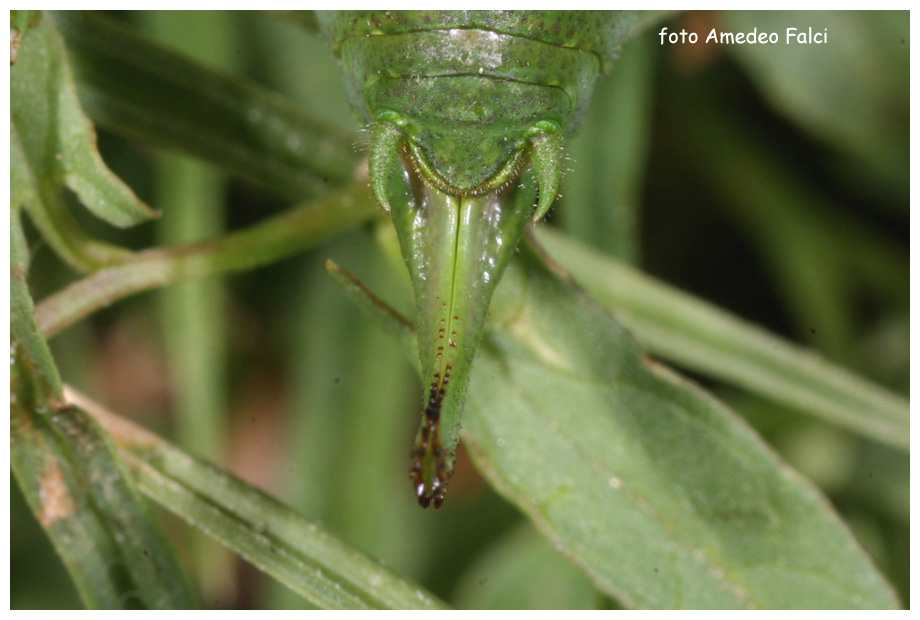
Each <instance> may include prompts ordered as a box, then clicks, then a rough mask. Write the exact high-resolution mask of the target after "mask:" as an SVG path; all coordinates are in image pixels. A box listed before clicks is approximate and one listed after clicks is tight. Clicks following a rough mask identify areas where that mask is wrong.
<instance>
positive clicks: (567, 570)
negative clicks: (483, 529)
mask: <svg viewBox="0 0 920 620" xmlns="http://www.w3.org/2000/svg"><path fill="white" fill-rule="evenodd" d="M452 598H454V599H455V600H456V601H457V603H458V606H459V607H461V608H463V609H597V608H598V607H599V606H600V605H601V603H602V599H603V597H602V596H601V595H600V594H599V593H598V592H597V590H596V589H595V588H594V585H593V584H592V583H591V581H590V580H589V579H588V578H587V577H585V575H584V573H582V572H581V571H580V570H578V568H576V567H575V566H574V565H573V564H572V563H571V562H569V561H568V560H567V559H565V558H564V557H563V556H562V555H561V554H559V552H558V551H556V550H555V549H554V548H553V546H552V545H551V544H550V543H549V542H548V541H547V540H546V539H545V538H544V537H542V536H540V534H539V533H538V532H537V531H536V530H535V529H534V528H533V526H532V525H530V524H523V525H521V526H519V527H517V528H515V529H513V530H511V531H510V532H508V533H506V534H504V535H503V536H502V537H501V538H500V539H499V540H498V541H496V543H495V544H494V545H492V546H490V547H489V548H488V549H487V550H486V551H485V552H484V553H482V555H481V556H480V557H479V558H477V559H476V561H475V562H473V564H472V566H470V567H469V568H467V569H466V573H465V575H464V577H463V578H462V579H461V580H460V583H459V584H458V585H457V588H456V590H455V592H454V596H453V597H452Z"/></svg>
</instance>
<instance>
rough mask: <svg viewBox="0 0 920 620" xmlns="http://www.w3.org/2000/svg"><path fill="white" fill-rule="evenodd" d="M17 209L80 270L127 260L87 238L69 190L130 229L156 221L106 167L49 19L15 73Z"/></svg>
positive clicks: (31, 38) (23, 51)
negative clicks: (68, 203) (69, 205)
mask: <svg viewBox="0 0 920 620" xmlns="http://www.w3.org/2000/svg"><path fill="white" fill-rule="evenodd" d="M10 114H11V127H10V129H11V134H12V135H11V142H10V158H11V160H12V170H13V171H15V172H14V173H13V174H12V175H11V181H12V182H13V184H14V187H13V190H12V196H13V197H15V198H16V200H17V202H16V203H14V204H13V205H12V207H13V208H19V207H22V206H25V207H26V209H27V211H28V212H29V214H30V216H31V217H32V218H33V220H34V221H35V223H36V226H38V228H39V229H40V230H41V232H42V234H43V235H44V236H45V237H46V239H47V240H48V242H49V243H50V244H51V245H52V247H54V249H55V251H57V252H58V253H59V254H60V255H61V256H62V257H63V258H64V259H65V260H67V261H68V262H69V263H70V264H71V265H73V266H74V267H76V268H78V269H82V270H89V269H93V268H94V267H96V266H98V265H99V264H105V263H111V262H117V261H118V260H120V259H121V258H123V257H124V256H125V255H126V252H125V251H124V250H121V249H119V248H112V247H110V246H106V245H104V244H101V243H99V242H91V241H90V240H89V239H87V238H86V237H85V234H84V233H82V231H80V230H79V229H77V228H76V225H75V223H74V222H73V220H72V218H71V217H70V215H69V214H68V213H67V211H66V207H65V205H64V203H63V197H62V195H61V189H62V188H63V187H67V188H69V189H71V190H73V191H74V192H75V193H76V194H77V196H79V198H80V200H81V202H83V204H84V205H86V207H87V208H88V209H89V210H90V211H92V212H93V213H94V214H95V215H96V216H98V217H100V218H102V219H104V220H105V221H107V222H109V223H110V224H113V225H116V226H121V227H125V226H131V225H133V224H137V223H139V222H143V221H145V220H148V219H150V218H152V217H155V216H156V213H155V212H154V211H153V210H151V209H150V208H149V207H148V206H147V205H145V204H144V203H143V202H141V201H140V200H138V199H137V197H136V196H135V195H134V194H133V193H132V192H131V190H130V189H129V188H128V187H127V186H126V185H125V184H124V183H122V182H121V180H119V179H118V178H117V177H116V176H115V175H114V174H112V173H111V172H110V171H109V170H108V168H106V167H105V164H104V163H103V161H102V159H101V158H100V156H99V153H98V151H97V150H96V135H95V132H94V130H93V126H92V124H91V123H90V122H89V120H88V119H87V118H86V116H85V115H84V114H83V111H82V109H81V108H80V104H79V102H78V100H77V96H76V91H75V88H74V85H73V78H72V76H71V72H70V67H69V65H68V60H67V56H66V53H65V50H64V46H63V42H62V41H61V38H60V35H58V33H57V32H56V31H55V29H54V26H53V25H52V24H51V23H50V22H49V20H48V19H42V20H41V21H40V22H39V23H38V25H36V26H35V27H34V28H32V30H31V32H30V33H29V35H28V37H27V38H26V39H25V41H24V42H23V44H22V46H21V48H20V49H19V53H18V58H17V61H16V64H15V65H13V67H11V69H10Z"/></svg>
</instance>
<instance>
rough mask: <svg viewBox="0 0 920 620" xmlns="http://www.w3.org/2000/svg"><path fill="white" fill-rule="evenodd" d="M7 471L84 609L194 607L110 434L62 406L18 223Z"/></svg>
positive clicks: (12, 292) (168, 547) (12, 293)
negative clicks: (38, 320) (27, 274)
mask: <svg viewBox="0 0 920 620" xmlns="http://www.w3.org/2000/svg"><path fill="white" fill-rule="evenodd" d="M11 236H12V250H13V252H12V265H13V269H12V272H11V274H10V275H11V277H10V281H11V282H10V296H11V298H12V303H11V315H12V321H11V332H12V334H11V335H12V342H11V345H12V346H11V362H12V367H11V378H12V382H11V386H10V387H11V395H10V440H11V441H10V464H11V466H12V470H13V473H14V474H15V476H16V480H17V482H18V483H19V485H20V487H21V488H22V491H23V494H24V495H25V497H26V500H27V501H28V503H29V506H30V507H31V508H32V511H33V512H34V514H35V516H36V517H37V519H38V521H39V523H40V524H41V526H42V527H43V528H44V530H45V532H46V533H47V534H48V536H49V538H50V539H51V541H52V543H53V545H54V547H55V549H56V550H57V552H58V554H59V555H60V556H61V559H62V560H63V562H64V565H65V566H66V567H67V570H68V572H69V573H70V575H71V577H72V578H73V580H74V583H75V584H76V587H77V590H78V592H79V593H80V596H81V598H82V600H83V602H84V603H85V604H86V606H87V607H91V608H106V609H122V608H155V609H162V608H166V609H168V608H188V607H193V606H195V600H194V597H193V596H192V593H191V589H190V587H189V585H188V583H187V581H186V579H185V576H184V574H183V572H182V569H181V567H180V565H179V562H178V560H177V558H176V556H175V554H174V551H173V549H172V547H171V545H170V543H169V541H168V540H167V538H166V536H165V534H164V532H163V531H162V527H161V526H160V524H159V523H158V522H157V521H156V519H155V518H154V517H153V515H152V514H150V511H149V509H148V508H147V506H146V505H145V504H144V502H143V500H142V499H141V497H140V495H139V494H138V492H137V490H136V489H135V487H134V485H133V484H132V482H131V480H130V479H129V478H128V477H127V474H126V472H125V470H124V466H123V464H122V463H121V461H120V459H119V458H118V454H117V452H116V451H115V449H114V447H113V446H112V445H111V443H110V442H109V440H108V438H107V436H106V434H105V432H104V431H102V430H101V429H100V428H99V427H98V425H96V424H95V423H94V422H93V421H92V420H91V419H90V418H88V417H87V416H86V414H85V413H84V412H83V411H82V410H80V409H79V408H77V407H74V406H72V405H70V404H68V403H67V401H66V400H65V399H64V396H63V393H62V389H61V387H62V386H61V383H60V378H59V377H58V373H57V369H56V368H55V366H54V361H53V359H52V358H51V354H50V352H49V351H48V346H47V343H46V342H45V340H44V338H43V337H42V336H41V334H40V332H39V330H38V327H37V325H36V324H35V317H34V314H33V309H32V301H31V298H30V296H29V293H28V290H27V288H26V284H25V280H24V273H25V244H24V239H23V237H22V231H21V228H20V226H19V222H18V221H17V219H16V216H15V212H13V220H12V226H11Z"/></svg>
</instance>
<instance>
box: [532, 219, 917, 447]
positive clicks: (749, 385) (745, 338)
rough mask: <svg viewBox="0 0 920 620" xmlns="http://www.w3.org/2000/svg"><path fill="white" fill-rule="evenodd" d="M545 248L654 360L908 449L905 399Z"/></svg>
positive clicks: (586, 258)
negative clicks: (737, 387) (666, 362)
mask: <svg viewBox="0 0 920 620" xmlns="http://www.w3.org/2000/svg"><path fill="white" fill-rule="evenodd" d="M537 232H538V234H537V237H538V238H539V240H540V243H542V244H543V245H545V247H546V248H547V250H548V251H549V253H550V254H551V255H552V256H553V258H554V259H555V260H557V261H559V263H560V264H562V266H564V267H565V268H566V269H568V270H570V271H571V273H572V275H573V277H574V278H575V279H576V280H577V281H578V283H579V284H580V285H582V286H584V287H585V288H586V289H587V290H588V291H589V292H590V293H591V294H592V295H593V296H594V298H595V299H597V300H598V302H599V303H601V304H602V305H604V306H605V307H606V308H608V309H609V310H611V311H612V312H614V313H615V315H616V316H617V318H618V319H620V320H621V321H623V323H624V324H625V325H626V326H627V327H628V328H629V329H630V330H631V331H632V332H633V333H634V334H635V335H636V337H637V338H638V339H639V342H640V343H641V344H642V346H643V347H645V348H646V349H648V350H649V351H650V352H651V353H653V354H655V355H659V356H661V357H663V358H665V359H667V360H669V361H672V362H675V363H678V364H681V365H682V366H685V367H687V368H690V369H692V370H694V371H696V372H700V373H703V374H706V375H709V376H712V377H714V378H717V379H720V380H722V381H726V382H728V383H732V384H734V385H737V386H739V387H743V388H745V389H748V390H751V391H752V392H755V393H756V394H758V395H760V396H762V397H763V398H767V399H769V400H773V401H775V402H778V403H781V404H784V405H788V406H790V407H793V408H795V409H798V410H799V411H802V412H804V413H808V414H811V415H815V416H818V417H820V418H823V419H825V420H827V421H829V422H832V423H834V424H838V425H840V426H843V427H845V428H848V429H850V430H853V431H855V432H857V433H860V434H862V435H865V436H868V437H872V438H874V439H877V440H880V441H884V442H885V443H888V444H890V445H893V446H896V447H899V448H903V449H907V448H909V447H910V432H909V431H910V412H909V404H908V403H907V401H906V400H904V399H903V398H901V397H899V396H897V395H895V394H892V393H890V392H888V391H887V390H885V389H883V388H881V387H879V386H877V385H874V384H872V383H870V382H869V381H867V380H865V379H863V378H861V377H858V376H856V375H854V374H852V373H851V372H849V371H847V370H845V369H843V368H840V367H839V366H835V365H833V364H831V363H830V362H828V361H827V360H825V359H823V358H821V357H819V356H818V355H816V354H815V353H813V352H811V351H807V350H805V349H803V348H801V347H798V346H796V345H793V344H791V343H789V342H787V341H785V340H783V339H781V338H778V337H776V336H773V335H771V334H770V333H768V332H767V331H765V330H763V329H761V328H759V327H757V326H755V325H752V324H750V323H747V322H745V321H742V320H741V319H738V318H736V317H734V316H732V315H731V314H729V313H728V312H725V311H724V310H721V309H719V308H716V307H715V306H713V305H711V304H708V303H706V302H704V301H702V300H700V299H697V298H695V297H693V296H692V295H689V294H687V293H684V292H682V291H679V290H676V289H674V288H673V287H671V286H668V285H667V284H664V283H662V282H659V281H657V280H655V279H653V278H651V277H649V276H647V275H645V274H643V273H642V272H640V271H637V270H635V269H632V268H630V267H628V266H626V265H623V264H621V263H618V262H616V261H614V260H612V259H610V258H608V257H606V256H604V255H602V254H600V253H598V252H596V251H594V250H591V249H589V248H587V247H584V246H582V245H580V244H578V243H577V242H575V241H573V240H571V239H568V238H566V237H565V236H563V235H560V234H558V233H555V232H553V231H552V230H551V229H549V228H546V227H543V228H540V229H539V230H538V231H537Z"/></svg>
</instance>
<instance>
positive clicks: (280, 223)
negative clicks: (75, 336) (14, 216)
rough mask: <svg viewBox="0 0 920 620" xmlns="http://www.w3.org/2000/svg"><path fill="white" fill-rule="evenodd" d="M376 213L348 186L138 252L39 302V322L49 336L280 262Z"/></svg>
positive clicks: (359, 190) (359, 187) (363, 192)
mask: <svg viewBox="0 0 920 620" xmlns="http://www.w3.org/2000/svg"><path fill="white" fill-rule="evenodd" d="M378 213H379V208H378V207H377V205H376V204H375V203H374V200H373V198H372V197H371V194H370V191H369V190H368V189H367V187H366V186H365V185H364V184H362V183H353V184H352V185H350V186H347V187H345V188H343V189H342V190H339V191H335V192H332V193H330V194H328V195H327V196H325V197H323V199H321V200H317V201H315V202H310V203H306V204H303V205H297V206H294V207H292V208H291V209H289V210H288V211H286V212H285V213H282V214H281V215H278V216H275V217H272V218H267V219H266V220H265V221H263V222H260V223H259V224H256V225H254V226H251V227H249V228H246V229H243V230H239V231H236V232H233V233H230V234H228V235H225V236H223V237H221V238H219V239H216V240H213V241H203V242H200V243H194V244H189V245H182V246H175V247H165V248H154V249H150V250H146V251H144V252H139V253H138V254H136V255H134V256H133V257H132V258H131V260H129V261H126V262H125V263H124V264H122V265H118V266H116V267H110V268H107V269H103V270H101V271H99V272H98V273H95V274H93V275H91V276H89V277H86V278H84V279H82V280H78V281H77V282H74V283H73V284H71V285H70V286H68V287H67V288H65V289H64V290H62V291H59V292H58V293H55V294H54V295H51V296H50V297H48V298H47V299H45V300H43V301H42V302H41V303H40V304H39V305H38V307H37V309H36V312H37V316H38V324H39V326H40V327H41V331H42V333H43V334H45V336H46V337H50V336H52V335H53V334H56V333H57V332H59V331H60V330H62V329H64V328H65V327H67V326H68V325H71V324H72V323H75V322H76V321H79V320H80V319H82V318H84V317H86V316H88V315H89V314H92V313H93V312H95V311H96V310H99V309H100V308H103V307H105V306H108V305H109V304H111V303H113V302H114V301H116V300H118V299H122V298H124V297H127V296H129V295H133V294H135V293H139V292H141V291H146V290H150V289H154V288H157V287H161V286H167V285H169V284H172V283H175V282H181V281H183V280H188V279H191V278H200V277H203V276H208V275H213V274H218V273H225V272H232V271H241V270H246V269H253V268H255V267H259V266H262V265H265V264H268V263H271V262H274V261H277V260H281V259H282V258H286V257H288V256H291V255H292V254H295V253H297V252H300V251H303V250H305V249H306V248H308V247H310V246H312V245H314V244H316V243H318V242H319V241H321V240H323V239H326V238H328V237H329V236H331V235H333V234H335V233H338V232H341V231H342V230H346V229H348V228H351V227H352V226H355V225H357V224H360V223H361V222H364V221H367V220H369V219H371V218H372V217H374V216H375V215H376V214H378Z"/></svg>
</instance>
